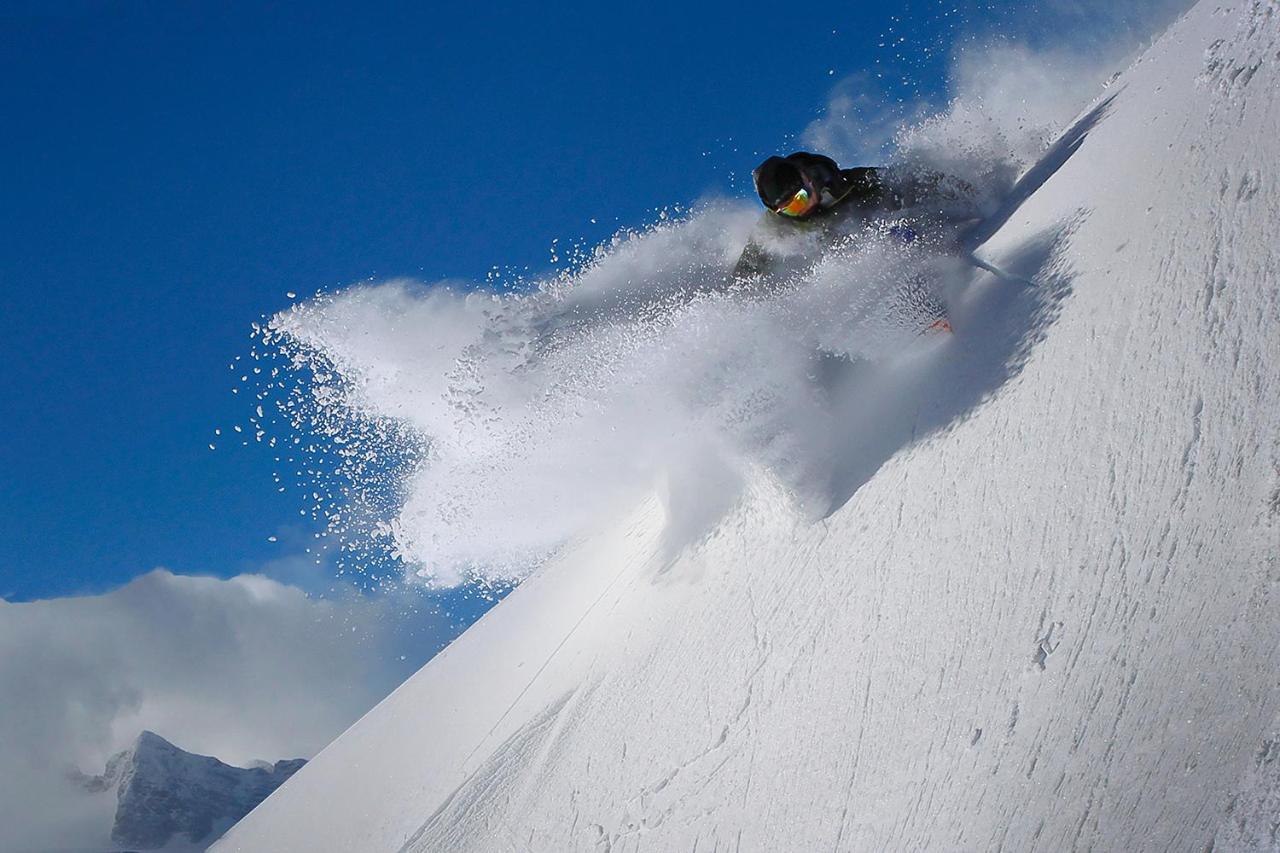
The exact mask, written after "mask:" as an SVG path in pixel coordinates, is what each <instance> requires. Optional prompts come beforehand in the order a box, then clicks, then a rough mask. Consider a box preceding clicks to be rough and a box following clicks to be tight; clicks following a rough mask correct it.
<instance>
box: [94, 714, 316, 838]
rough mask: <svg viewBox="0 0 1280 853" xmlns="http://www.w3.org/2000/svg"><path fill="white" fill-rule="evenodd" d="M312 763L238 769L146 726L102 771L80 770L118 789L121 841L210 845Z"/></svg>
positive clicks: (102, 786)
mask: <svg viewBox="0 0 1280 853" xmlns="http://www.w3.org/2000/svg"><path fill="white" fill-rule="evenodd" d="M304 764H306V760H305V759H302V758H295V759H291V760H284V761H277V762H275V764H269V763H266V762H263V763H261V764H258V765H257V766H254V767H232V766H231V765H229V764H224V763H223V762H221V761H219V760H218V759H216V758H213V757H211V756H207V755H195V754H193V753H190V752H187V751H186V750H183V749H179V748H178V747H176V746H174V745H173V744H171V743H169V742H168V741H167V740H165V739H164V738H162V737H160V736H159V735H157V734H155V733H154V732H149V731H144V732H142V734H140V735H138V739H137V740H136V741H135V742H134V744H133V747H132V748H130V749H127V750H124V751H123V752H119V753H117V754H116V755H114V756H112V757H111V759H110V760H109V761H108V762H107V766H106V769H105V770H104V771H103V773H102V774H101V775H98V776H86V775H84V774H77V780H78V781H79V782H80V783H81V785H82V786H83V787H84V789H85V790H86V791H88V792H89V793H93V794H103V793H107V792H110V791H114V792H115V793H116V799H117V806H116V813H115V822H114V824H113V826H112V828H111V840H112V841H113V842H114V843H115V844H118V845H120V846H122V847H128V848H133V849H141V850H159V849H203V848H204V847H206V846H207V845H209V844H211V843H213V842H214V841H215V840H217V838H218V837H219V836H220V835H221V834H222V833H224V832H226V831H227V829H228V828H229V827H230V826H231V825H232V824H234V823H235V822H236V821H238V820H239V819H240V818H242V817H244V816H245V815H246V814H248V813H249V812H250V811H251V810H252V809H253V808H254V807H256V806H257V805H258V804H259V803H261V802H262V801H263V800H265V799H266V798H267V796H268V795H269V794H270V793H271V792H272V791H274V790H275V789H276V788H278V787H280V786H281V785H282V784H284V782H285V780H286V779H288V778H289V777H290V776H292V775H293V774H294V773H296V772H297V771H298V769H299V768H301V767H302V765H304Z"/></svg>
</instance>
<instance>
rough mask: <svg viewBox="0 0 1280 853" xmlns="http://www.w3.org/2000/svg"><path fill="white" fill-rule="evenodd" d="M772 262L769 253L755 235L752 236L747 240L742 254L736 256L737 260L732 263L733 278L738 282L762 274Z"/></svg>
mask: <svg viewBox="0 0 1280 853" xmlns="http://www.w3.org/2000/svg"><path fill="white" fill-rule="evenodd" d="M772 262H773V259H772V258H771V257H770V256H769V253H768V252H766V251H765V249H764V247H763V246H761V245H760V243H759V242H758V241H757V240H756V238H755V237H752V238H751V239H750V240H748V241H747V245H746V247H745V248H743V250H742V254H741V255H739V256H738V262H737V263H736V264H734V265H733V280H734V281H735V282H738V281H743V280H745V279H748V278H754V277H755V276H760V275H764V274H765V273H767V272H768V271H769V267H770V266H771V265H772Z"/></svg>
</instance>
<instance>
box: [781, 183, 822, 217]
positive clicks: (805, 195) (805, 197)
mask: <svg viewBox="0 0 1280 853" xmlns="http://www.w3.org/2000/svg"><path fill="white" fill-rule="evenodd" d="M812 208H813V200H812V199H811V198H810V197H809V191H808V190H806V189H803V188H802V189H798V190H796V194H795V195H793V196H792V197H791V198H790V199H789V200H788V201H787V203H786V204H784V205H782V206H781V207H779V208H777V209H776V210H775V213H781V214H782V215H783V216H804V215H805V214H806V213H808V212H809V211H810V210H811V209H812Z"/></svg>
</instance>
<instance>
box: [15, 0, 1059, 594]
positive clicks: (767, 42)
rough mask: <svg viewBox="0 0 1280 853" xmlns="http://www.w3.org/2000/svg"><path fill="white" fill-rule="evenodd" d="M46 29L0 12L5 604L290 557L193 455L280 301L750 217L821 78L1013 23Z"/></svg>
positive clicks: (969, 16)
mask: <svg viewBox="0 0 1280 853" xmlns="http://www.w3.org/2000/svg"><path fill="white" fill-rule="evenodd" d="M47 5H48V4H34V3H29V4H18V5H17V6H16V7H15V6H12V5H10V6H9V11H8V12H0V74H3V78H4V79H5V80H6V85H5V86H4V87H3V89H2V90H0V114H2V115H4V116H5V117H6V120H5V123H6V125H7V130H6V133H4V134H3V135H0V186H2V187H3V188H4V189H3V192H0V227H2V228H3V233H4V239H3V240H2V241H0V281H2V282H3V285H4V303H5V307H4V310H3V311H2V312H0V357H2V358H3V364H4V369H3V370H2V371H0V394H2V395H3V399H4V401H5V417H4V418H3V419H2V420H0V490H2V493H3V496H4V497H3V501H4V504H3V507H2V508H0V555H3V557H2V558H0V596H3V597H7V598H9V599H11V600H12V599H18V600H21V599H29V598H37V597H49V596H57V595H65V594H69V593H72V592H80V591H88V590H102V589H106V588H109V587H112V586H115V585H118V584H120V583H122V582H124V581H126V580H128V579H129V578H131V577H134V576H136V575H138V574H140V573H143V572H145V571H147V570H149V569H151V568H153V567H155V566H158V565H163V566H166V567H169V568H171V569H173V570H175V571H179V572H200V573H212V574H217V575H222V576H227V575H231V574H236V573H238V572H242V571H251V570H254V569H255V568H258V567H261V566H262V565H264V564H267V563H269V562H270V561H272V560H278V559H280V558H284V557H289V556H290V554H289V553H288V552H287V551H286V550H285V549H287V548H288V547H289V544H288V543H289V542H290V541H294V542H296V541H297V540H298V538H299V536H298V534H299V531H298V530H297V524H298V521H297V519H298V517H299V516H298V509H299V507H300V506H302V504H303V502H302V501H301V499H300V498H299V497H298V496H297V495H296V494H295V493H292V492H286V493H284V494H279V493H277V492H276V485H275V483H274V482H273V481H272V477H271V474H272V471H273V470H275V467H276V466H275V465H274V463H273V461H272V459H271V456H270V454H269V453H268V452H266V451H265V450H264V449H262V448H259V447H256V446H251V447H249V448H248V449H242V448H237V447H230V448H220V449H219V450H218V451H217V452H210V451H209V449H208V443H209V441H210V440H211V438H212V433H213V430H214V429H215V428H218V427H220V428H222V429H224V430H225V429H227V428H228V427H230V426H231V425H233V424H236V423H244V422H245V421H246V419H247V416H248V414H249V409H250V401H249V400H246V399H244V398H243V397H238V396H234V395H232V394H231V392H230V389H231V387H232V386H233V384H234V382H233V379H234V377H233V375H232V374H231V373H230V372H229V371H228V363H229V362H230V361H231V360H232V359H234V358H235V356H237V355H243V354H245V353H246V352H247V351H248V349H249V347H250V344H251V342H250V340H249V338H248V334H249V324H250V323H251V322H253V321H255V320H259V319H261V318H262V317H263V316H264V315H269V314H271V313H273V312H275V311H277V310H279V309H280V308H282V307H284V306H285V305H287V304H288V302H289V299H288V298H287V297H286V293H287V292H291V291H292V292H297V293H299V294H311V293H314V292H316V291H317V290H318V289H333V288H336V287H339V286H342V285H344V284H348V283H351V282H354V281H358V280H363V279H368V278H370V277H376V278H383V277H392V276H400V275H410V276H414V277H418V278H423V279H426V280H436V279H440V278H445V277H461V278H466V279H471V280H482V279H483V277H484V275H485V273H486V271H488V270H489V269H490V268H492V267H494V266H499V267H505V268H517V269H519V268H525V267H528V268H531V269H533V270H535V271H536V270H539V269H545V268H546V267H547V266H548V265H549V248H550V245H551V241H552V240H553V239H555V238H560V240H561V242H562V243H565V242H574V241H577V240H586V241H587V242H592V243H593V242H595V241H597V240H599V239H602V238H604V237H606V236H608V235H609V234H610V233H611V232H612V231H613V230H614V229H615V228H617V227H618V226H620V225H640V224H643V223H645V222H647V221H649V220H651V219H652V218H653V216H654V211H655V210H656V209H657V208H660V207H663V206H666V205H671V204H681V203H688V202H691V201H693V200H695V199H697V198H699V197H700V196H703V195H704V194H706V193H708V192H721V193H727V194H732V195H738V196H747V195H749V194H750V187H749V185H748V183H747V180H746V176H747V174H748V173H749V171H750V169H751V167H753V166H754V165H755V163H756V162H757V161H758V160H759V159H761V157H762V156H763V155H764V154H766V153H772V152H773V151H775V150H781V149H789V148H790V147H791V142H790V139H791V137H793V136H794V135H795V134H797V133H798V132H799V131H801V130H802V129H803V128H804V127H805V125H806V124H808V123H809V122H810V121H812V120H813V119H815V118H817V117H818V116H819V115H820V114H821V109H822V106H823V104H824V102H825V98H826V95H827V93H828V92H829V90H830V89H831V87H832V86H833V85H834V84H835V83H836V82H837V81H838V80H840V79H842V78H844V77H847V76H849V75H854V74H858V73H862V72H871V73H872V74H875V73H883V74H884V76H883V77H882V78H881V79H882V80H883V81H884V85H885V87H886V89H885V96H886V98H887V101H888V102H890V103H893V102H896V101H897V100H898V99H918V98H921V97H928V98H935V99H936V98H938V97H939V96H940V95H941V92H942V87H943V82H944V74H945V67H946V59H947V52H948V49H949V48H950V47H951V46H952V45H953V44H954V41H955V39H957V38H960V37H962V36H963V35H964V34H966V33H971V32H975V31H982V30H985V29H990V28H992V27H999V26H1003V25H1005V23H1004V22H1014V23H1009V24H1008V26H1014V25H1015V24H1016V21H1015V19H1016V18H1017V17H1018V14H1017V13H1016V11H1015V10H1016V9H1017V8H1019V6H1020V5H1021V4H1013V3H988V2H968V3H938V2H924V3H914V2H909V3H892V4H855V3H848V4H832V5H831V6H830V7H829V8H805V9H803V10H796V11H779V7H778V6H777V5H776V4H767V5H765V4H762V5H760V6H755V7H753V6H748V5H743V4H736V3H707V4H688V3H675V4H665V3H643V4H640V3H636V4H619V5H617V6H615V7H610V8H607V9H606V8H605V7H603V6H596V5H591V6H585V5H584V6H582V7H578V8H565V7H554V8H553V7H550V6H545V5H540V6H538V7H536V8H532V9H524V10H520V11H512V10H503V11H497V10H492V9H488V8H486V7H484V6H483V5H481V4H456V5H453V4H451V5H449V6H439V5H438V4H416V5H414V6H412V7H410V6H408V5H407V4H405V5H401V6H400V7H399V8H394V7H392V6H391V5H389V4H388V5H387V6H384V7H379V6H378V4H361V5H360V7H359V11H353V10H352V9H344V8H341V7H339V6H338V5H337V4H327V3H307V4H288V3H265V4H258V5H257V6H250V5H248V4H234V3H217V4H214V3H181V4H168V5H166V6H163V7H162V6H161V5H160V4H121V3H103V2H93V3H89V2H71V3H63V4H58V5H57V6H56V11H55V12H53V13H50V12H49V11H47V8H46V7H47ZM1040 26H1041V28H1042V29H1043V26H1044V24H1043V22H1041V24H1040ZM891 31H892V34H891V35H890V37H889V38H885V36H886V34H889V33H890V32H891ZM898 39H903V40H904V41H902V42H901V43H898V42H897V40H898ZM924 48H930V49H931V50H930V51H929V52H926V51H925V50H924ZM592 219H595V220H596V222H595V223H594V224H593V223H592V221H591V220H592ZM281 531H292V534H293V535H292V536H289V535H286V536H281V537H280V540H281V541H280V542H277V543H272V542H269V541H268V538H267V537H268V536H272V535H276V534H279V533H281ZM305 532H306V531H305V530H304V531H301V533H302V534H304V535H305Z"/></svg>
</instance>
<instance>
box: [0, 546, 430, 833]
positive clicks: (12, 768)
mask: <svg viewBox="0 0 1280 853" xmlns="http://www.w3.org/2000/svg"><path fill="white" fill-rule="evenodd" d="M448 630H449V629H448V628H447V627H446V626H445V624H444V619H443V618H434V617H432V616H431V615H429V614H415V615H414V616H413V617H412V618H410V617H409V615H408V610H407V608H406V607H405V605H404V602H403V600H399V601H397V600H395V599H392V598H387V597H381V598H377V599H371V598H360V597H357V596H355V595H344V596H342V597H340V598H339V599H337V600H319V599H316V598H310V597H308V596H307V595H306V594H305V593H304V592H302V590H300V589H298V588H296V587H291V586H287V585H284V584H282V583H279V582H277V581H274V580H271V579H269V578H266V577H263V576H256V575H242V576H240V577H237V578H232V579H231V580H217V579H213V578H203V577H187V576H177V575H173V574H170V573H169V572H166V571H162V570H158V571H154V572H151V573H150V574H147V575H144V576H142V577H140V578H138V579H136V580H134V581H133V582H132V583H130V584H128V585H127V586H125V587H123V588H121V589H117V590H115V591H113V592H110V593H107V594H105V595H96V596H85V597H77V598H60V599H52V600H48V601H36V602H30V603H21V604H14V603H8V602H4V601H0V649H3V655H0V849H4V850H20V849H25V848H44V849H48V848H71V847H83V846H87V845H94V844H99V843H102V842H103V841H104V840H105V839H104V838H103V834H104V833H105V831H106V830H109V828H110V823H109V821H110V817H109V806H110V804H107V806H108V812H107V813H106V814H104V813H103V804H102V803H94V802H92V798H87V797H83V796H77V793H78V792H76V791H75V790H74V789H72V788H71V787H70V785H69V784H68V782H67V780H66V778H65V772H66V770H67V769H68V768H70V767H79V768H81V769H83V770H85V771H87V772H91V773H93V772H101V770H102V766H103V762H104V761H105V760H106V758H107V757H108V756H109V755H111V754H112V753H113V752H115V751H118V750H120V749H123V748H125V747H126V746H128V744H129V743H130V741H131V740H132V739H133V738H134V737H135V736H136V735H137V734H138V732H139V731H140V730H141V729H144V728H147V729H152V730H154V731H156V732H158V733H159V734H161V735H163V736H164V737H166V738H169V739H171V740H172V741H174V742H175V743H177V744H178V745H179V746H181V747H183V748H184V749H188V750H190V751H193V752H198V753H203V754H206V755H216V756H218V757H219V758H221V759H223V760H225V761H228V762H230V763H243V762H247V761H250V760H253V759H258V758H261V759H269V760H274V759H278V758H289V757H297V756H304V757H310V756H311V755H314V754H315V752H317V751H318V750H319V749H320V748H322V747H323V746H324V745H325V744H326V743H328V741H329V740H331V739H332V738H333V737H334V736H336V735H337V734H339V733H340V732H341V731H342V730H343V729H344V728H345V727H346V726H347V725H349V724H350V723H352V722H354V721H355V719H356V718H358V717H359V716H360V715H361V714H362V713H363V712H364V711H366V710H368V709H369V708H370V707H371V706H372V705H373V704H374V703H376V702H377V701H378V700H379V699H381V698H382V697H383V696H384V695H385V694H386V693H387V692H389V691H390V690H391V689H392V688H394V687H395V686H396V685H397V684H398V683H399V682H400V681H401V680H403V678H404V677H405V676H406V675H407V674H408V672H409V670H410V669H411V668H412V667H413V666H414V665H417V664H420V663H421V662H422V660H424V659H425V658H426V657H427V656H428V655H429V654H430V653H431V652H433V651H434V650H435V648H436V647H437V646H438V644H439V643H440V642H441V640H442V638H443V637H444V635H445V632H446V631H448ZM401 654H404V655H405V660H403V661H402V660H401ZM99 799H101V798H99Z"/></svg>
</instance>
